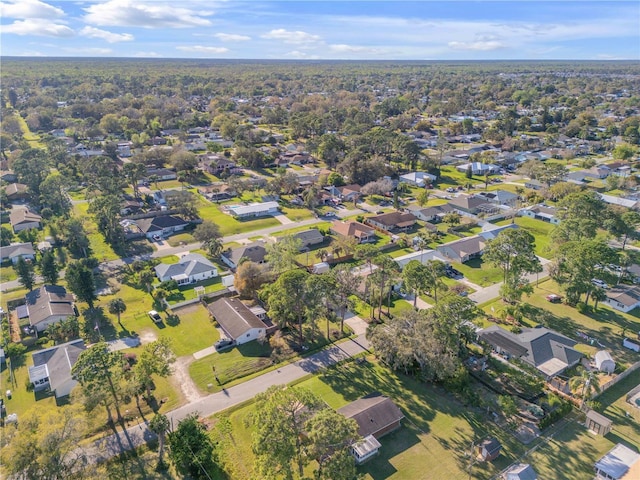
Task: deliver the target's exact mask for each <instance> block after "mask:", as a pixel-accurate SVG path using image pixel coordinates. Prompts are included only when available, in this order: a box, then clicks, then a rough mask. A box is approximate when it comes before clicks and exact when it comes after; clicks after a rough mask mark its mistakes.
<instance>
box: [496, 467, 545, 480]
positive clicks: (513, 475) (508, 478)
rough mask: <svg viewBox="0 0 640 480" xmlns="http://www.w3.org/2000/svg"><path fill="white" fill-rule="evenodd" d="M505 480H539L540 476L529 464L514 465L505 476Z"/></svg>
mask: <svg viewBox="0 0 640 480" xmlns="http://www.w3.org/2000/svg"><path fill="white" fill-rule="evenodd" d="M504 478H505V480H538V474H537V473H536V471H535V470H534V469H533V467H532V466H531V465H529V464H528V463H518V464H516V465H513V466H512V467H511V468H509V470H507V473H506V474H505V476H504Z"/></svg>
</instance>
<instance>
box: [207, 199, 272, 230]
mask: <svg viewBox="0 0 640 480" xmlns="http://www.w3.org/2000/svg"><path fill="white" fill-rule="evenodd" d="M202 203H203V204H204V201H203V202H202ZM207 203H208V202H207ZM198 213H199V215H200V217H201V218H202V219H203V220H210V221H212V222H214V223H216V224H218V226H219V227H220V233H221V234H222V235H223V236H227V235H234V234H238V233H246V232H251V231H253V230H260V229H263V228H268V227H275V226H277V225H281V223H280V222H279V221H278V220H277V219H275V218H273V217H262V218H256V219H251V220H236V219H235V218H234V217H232V216H231V215H228V214H226V213H223V212H222V211H221V210H220V208H219V207H218V206H217V205H214V204H212V203H209V204H208V205H207V204H204V205H201V206H199V208H198Z"/></svg>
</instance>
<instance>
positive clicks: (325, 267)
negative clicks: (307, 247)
mask: <svg viewBox="0 0 640 480" xmlns="http://www.w3.org/2000/svg"><path fill="white" fill-rule="evenodd" d="M329 270H331V267H330V266H329V264H328V263H327V262H320V263H314V264H313V270H312V273H327V272H328V271H329Z"/></svg>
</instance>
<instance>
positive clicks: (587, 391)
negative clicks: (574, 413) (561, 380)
mask: <svg viewBox="0 0 640 480" xmlns="http://www.w3.org/2000/svg"><path fill="white" fill-rule="evenodd" d="M569 386H570V387H571V390H573V391H577V390H581V392H580V398H581V400H582V401H581V403H580V409H582V407H583V406H584V402H585V400H586V399H588V398H591V397H592V396H593V395H594V394H596V393H600V380H599V379H598V376H597V374H596V372H594V371H593V370H587V369H585V368H582V369H581V372H580V375H577V376H575V377H572V378H571V380H569Z"/></svg>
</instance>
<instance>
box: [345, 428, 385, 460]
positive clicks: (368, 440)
mask: <svg viewBox="0 0 640 480" xmlns="http://www.w3.org/2000/svg"><path fill="white" fill-rule="evenodd" d="M381 447H382V444H381V443H380V442H379V441H378V440H377V439H376V437H374V436H373V435H367V436H366V437H364V438H363V439H362V440H360V441H358V442H355V443H354V444H353V445H351V455H353V458H355V459H356V464H357V465H362V464H363V463H364V462H366V461H367V460H369V459H370V458H373V457H375V456H376V455H377V454H378V451H379V450H380V448H381Z"/></svg>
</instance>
